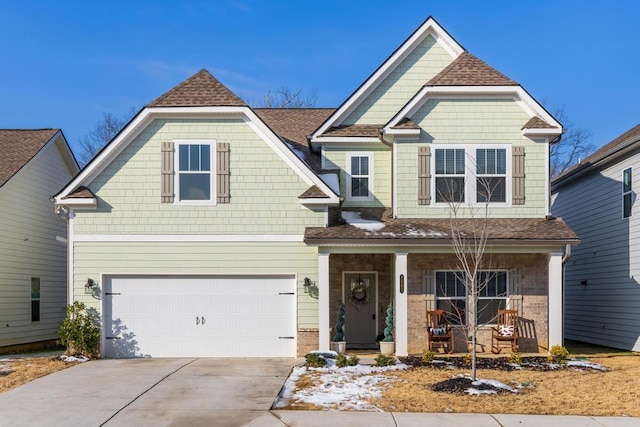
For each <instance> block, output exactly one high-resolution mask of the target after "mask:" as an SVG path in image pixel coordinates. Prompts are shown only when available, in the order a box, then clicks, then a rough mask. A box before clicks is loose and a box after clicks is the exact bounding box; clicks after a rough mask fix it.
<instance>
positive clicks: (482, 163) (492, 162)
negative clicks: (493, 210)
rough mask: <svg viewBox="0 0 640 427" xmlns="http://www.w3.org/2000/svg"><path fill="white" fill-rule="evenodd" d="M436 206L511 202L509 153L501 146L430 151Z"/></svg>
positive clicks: (440, 148) (435, 148)
mask: <svg viewBox="0 0 640 427" xmlns="http://www.w3.org/2000/svg"><path fill="white" fill-rule="evenodd" d="M434 151H435V154H434V155H433V156H432V157H433V159H434V160H433V170H434V176H435V179H434V180H433V181H435V183H434V184H432V185H433V190H434V191H435V200H436V203H440V204H450V203H467V204H482V203H496V204H497V203H507V202H509V203H510V202H511V194H510V191H511V186H510V181H509V173H508V170H509V164H508V161H507V159H508V155H509V151H510V150H509V149H508V148H507V147H506V146H505V145H502V146H498V145H491V146H472V145H470V146H468V147H464V148H461V147H451V148H445V147H443V146H440V147H437V146H436V147H434Z"/></svg>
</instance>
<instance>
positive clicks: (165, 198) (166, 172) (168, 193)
mask: <svg viewBox="0 0 640 427" xmlns="http://www.w3.org/2000/svg"><path fill="white" fill-rule="evenodd" d="M173 159H174V155H173V141H170V142H163V143H162V159H161V162H162V169H161V172H160V180H161V183H160V196H161V202H162V203H173V198H174V191H173V175H174V166H173V161H174V160H173Z"/></svg>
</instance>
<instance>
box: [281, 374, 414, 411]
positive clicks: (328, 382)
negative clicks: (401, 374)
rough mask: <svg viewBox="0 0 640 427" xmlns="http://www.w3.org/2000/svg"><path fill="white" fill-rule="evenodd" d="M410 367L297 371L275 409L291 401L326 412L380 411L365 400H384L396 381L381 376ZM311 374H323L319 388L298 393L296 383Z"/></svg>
mask: <svg viewBox="0 0 640 427" xmlns="http://www.w3.org/2000/svg"><path fill="white" fill-rule="evenodd" d="M405 369H407V365H405V364H398V365H395V366H386V367H375V366H369V365H356V366H348V367H345V368H337V367H335V366H328V367H324V368H307V367H304V366H303V367H297V368H294V369H293V371H292V373H291V375H290V376H289V378H287V381H286V382H285V384H284V386H283V388H282V392H281V393H280V396H278V399H277V400H276V403H275V404H274V406H273V407H274V408H284V407H286V406H287V405H288V404H289V402H290V401H292V400H296V401H301V402H305V403H309V404H313V405H317V406H320V407H323V408H326V409H337V410H352V411H379V410H380V409H378V408H377V407H375V406H373V405H372V404H371V403H369V402H367V401H366V399H374V398H379V397H381V396H382V392H383V391H384V387H385V385H387V384H388V383H390V382H391V381H393V379H392V378H389V377H387V376H385V375H382V374H381V373H382V372H386V371H397V370H405ZM308 372H318V373H322V375H320V377H319V384H318V385H314V386H312V387H308V388H305V389H304V390H297V389H296V387H295V383H296V381H298V380H299V379H300V377H301V376H302V375H304V374H305V373H308Z"/></svg>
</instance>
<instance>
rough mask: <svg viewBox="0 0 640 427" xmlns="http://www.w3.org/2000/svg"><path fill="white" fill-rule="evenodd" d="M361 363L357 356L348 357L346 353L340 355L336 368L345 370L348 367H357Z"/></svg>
mask: <svg viewBox="0 0 640 427" xmlns="http://www.w3.org/2000/svg"><path fill="white" fill-rule="evenodd" d="M358 362H360V358H359V357H358V356H356V355H355V354H352V355H350V356H347V355H346V354H344V353H340V354H339V355H338V357H337V358H336V366H337V367H338V368H344V367H346V366H356V365H357V364H358Z"/></svg>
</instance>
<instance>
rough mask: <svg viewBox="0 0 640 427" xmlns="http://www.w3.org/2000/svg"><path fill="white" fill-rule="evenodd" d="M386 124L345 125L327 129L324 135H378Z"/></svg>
mask: <svg viewBox="0 0 640 427" xmlns="http://www.w3.org/2000/svg"><path fill="white" fill-rule="evenodd" d="M383 127H384V125H343V126H337V127H332V128H330V129H327V131H326V132H325V133H323V134H322V136H368V137H377V136H379V135H380V129H382V128H383Z"/></svg>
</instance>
